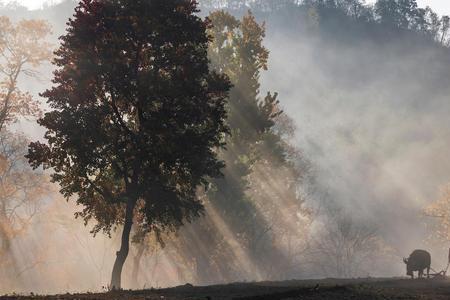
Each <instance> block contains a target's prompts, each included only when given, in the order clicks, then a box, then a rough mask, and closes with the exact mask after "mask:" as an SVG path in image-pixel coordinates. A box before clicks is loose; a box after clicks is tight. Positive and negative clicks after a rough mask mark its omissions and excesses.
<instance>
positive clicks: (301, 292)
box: [0, 278, 450, 300]
mask: <svg viewBox="0 0 450 300" xmlns="http://www.w3.org/2000/svg"><path fill="white" fill-rule="evenodd" d="M0 299H52V300H53V299H55V300H56V299H73V300H75V299H80V300H81V299H130V300H131V299H133V300H134V299H136V300H137V299H142V300H181V299H183V300H197V299H199V300H218V299H220V300H225V299H227V300H228V299H236V300H291V299H292V300H293V299H295V300H316V299H318V300H321V299H330V300H334V299H335V300H344V299H345V300H347V299H349V300H350V299H354V300H355V299H367V300H385V299H395V300H397V299H398V300H400V299H420V300H428V299H433V300H434V299H436V300H441V299H450V279H447V280H444V279H440V280H437V279H429V280H427V279H415V280H410V279H396V278H389V279H387V278H384V279H374V278H365V279H346V280H338V279H324V280H292V281H283V282H258V283H233V284H228V285H216V286H204V287H200V286H199V287H196V286H192V285H190V284H186V285H184V286H179V287H174V288H168V289H150V290H142V291H120V292H109V293H103V294H94V293H91V294H89V293H88V294H64V295H54V296H41V295H26V296H25V295H22V296H17V295H6V296H3V297H0Z"/></svg>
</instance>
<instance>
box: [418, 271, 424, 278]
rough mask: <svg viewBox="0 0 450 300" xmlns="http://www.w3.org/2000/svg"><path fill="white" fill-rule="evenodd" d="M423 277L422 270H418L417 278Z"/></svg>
mask: <svg viewBox="0 0 450 300" xmlns="http://www.w3.org/2000/svg"><path fill="white" fill-rule="evenodd" d="M422 277H423V270H419V278H422Z"/></svg>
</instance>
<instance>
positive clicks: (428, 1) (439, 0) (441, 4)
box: [0, 0, 450, 15]
mask: <svg viewBox="0 0 450 300" xmlns="http://www.w3.org/2000/svg"><path fill="white" fill-rule="evenodd" d="M16 1H17V2H19V3H21V4H23V5H25V6H27V7H29V8H30V9H38V8H40V7H42V4H43V3H45V2H47V3H48V2H50V3H51V2H53V3H57V2H61V0H50V1H49V0H16ZM0 2H3V3H7V2H13V1H12V0H0ZM366 2H367V3H374V2H375V0H366ZM417 2H418V3H419V6H421V7H425V6H430V7H431V8H433V10H435V11H436V12H438V13H439V14H440V15H450V0H417Z"/></svg>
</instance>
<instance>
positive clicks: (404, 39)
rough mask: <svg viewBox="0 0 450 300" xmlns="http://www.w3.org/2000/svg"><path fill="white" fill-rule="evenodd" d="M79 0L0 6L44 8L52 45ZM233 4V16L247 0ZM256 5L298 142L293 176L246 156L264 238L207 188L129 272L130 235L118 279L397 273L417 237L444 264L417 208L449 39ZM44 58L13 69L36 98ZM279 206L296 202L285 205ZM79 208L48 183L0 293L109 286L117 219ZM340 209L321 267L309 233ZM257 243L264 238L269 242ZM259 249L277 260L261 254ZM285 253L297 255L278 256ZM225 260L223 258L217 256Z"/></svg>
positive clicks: (436, 146)
mask: <svg viewBox="0 0 450 300" xmlns="http://www.w3.org/2000/svg"><path fill="white" fill-rule="evenodd" d="M75 4H76V3H75V2H73V1H66V2H63V3H61V4H56V5H54V6H48V7H45V8H44V9H42V10H33V11H28V10H26V9H25V8H13V7H3V8H2V10H0V14H2V15H7V16H8V17H10V18H11V19H12V20H20V19H21V18H37V19H45V20H48V21H49V23H50V24H51V25H52V32H53V33H52V38H51V43H52V44H53V45H54V46H55V47H54V48H55V49H56V48H57V46H58V44H59V41H58V40H57V37H58V36H60V35H62V34H64V29H65V25H64V24H65V22H66V20H67V18H68V17H70V16H71V15H72V12H73V9H74V7H75ZM206 7H208V8H207V9H211V7H209V6H203V8H205V9H206ZM229 11H230V12H231V13H232V14H233V15H236V16H239V17H240V16H242V15H244V14H245V13H246V11H247V7H246V8H244V9H242V8H240V9H232V8H229ZM253 13H254V15H255V17H256V20H257V21H258V22H261V23H262V22H265V28H266V37H265V39H264V41H263V45H264V46H265V47H266V48H267V49H268V50H269V52H270V55H269V59H268V70H267V71H264V72H262V73H261V78H260V81H261V87H260V95H261V98H262V96H264V95H265V94H266V92H268V91H271V92H277V93H278V100H279V101H280V106H281V108H282V110H283V112H284V114H285V115H286V116H287V118H288V119H289V120H288V121H286V122H287V124H288V125H286V126H292V132H290V134H287V135H285V136H284V139H285V142H286V143H287V144H289V146H290V147H292V148H295V149H296V151H298V153H299V154H298V156H293V164H294V165H295V166H297V167H298V168H301V173H302V175H301V176H299V177H301V180H299V181H300V182H297V181H296V180H297V177H296V176H297V175H296V174H293V173H295V172H294V171H292V170H291V169H289V168H281V167H280V168H278V169H276V168H273V167H272V165H267V164H266V165H265V164H263V163H261V164H256V165H255V166H254V169H252V171H253V172H254V173H253V174H252V175H251V176H253V177H251V176H250V178H251V179H252V180H253V181H252V182H253V183H254V185H252V186H251V189H250V190H249V191H248V192H247V193H248V194H249V195H250V196H252V197H254V199H257V200H255V203H254V206H255V207H256V208H255V211H256V213H255V215H256V214H257V216H256V217H255V220H258V224H257V225H261V224H263V225H264V226H267V230H266V229H265V228H263V230H262V232H263V236H264V238H262V239H261V242H260V241H259V240H257V241H256V243H255V244H257V245H258V246H259V247H261V249H262V250H260V252H257V251H253V250H251V249H249V248H248V247H244V246H243V244H242V243H241V242H240V240H239V238H237V237H236V236H235V234H234V231H236V230H237V228H238V227H239V226H241V224H236V223H233V222H235V221H232V220H235V219H233V218H232V217H230V216H227V217H223V216H222V215H221V214H220V209H221V207H220V205H218V204H217V203H216V204H215V203H214V202H211V203H210V202H205V203H207V204H206V205H205V206H206V214H205V216H204V217H201V219H202V220H203V221H200V223H199V222H197V223H196V221H194V222H193V223H192V224H187V225H185V226H184V227H183V228H181V229H180V230H179V231H178V232H175V233H170V234H168V235H167V236H166V237H165V238H164V243H163V244H164V246H163V245H162V244H161V243H159V241H158V237H155V236H150V238H149V240H147V241H146V245H148V249H147V248H146V249H145V250H142V251H143V253H141V255H142V258H140V257H139V259H140V267H139V276H138V280H137V281H136V278H133V276H134V275H133V264H132V259H133V257H136V256H138V253H139V249H138V248H132V250H131V252H130V257H129V261H127V263H126V264H125V269H124V275H123V276H124V280H123V281H124V284H123V285H124V286H125V287H131V288H136V289H138V288H150V287H169V286H176V285H183V284H185V283H187V282H189V283H192V284H215V283H229V282H237V281H263V280H287V279H293V278H296V279H311V278H325V277H343V276H345V277H396V276H404V274H405V264H404V263H403V261H402V257H407V256H408V255H409V254H410V253H411V252H412V250H414V249H426V250H428V251H429V252H430V253H431V255H432V266H433V268H435V269H436V270H440V269H441V266H442V267H443V266H445V265H446V262H447V254H448V243H447V244H446V243H445V242H442V241H436V240H431V239H430V236H431V235H432V232H430V226H429V224H430V223H433V222H434V220H433V219H431V218H429V217H427V216H426V215H425V213H424V210H425V208H426V207H427V206H429V205H430V204H431V203H433V202H434V201H435V200H436V199H437V198H439V189H440V188H441V187H442V186H444V185H446V184H447V183H448V182H449V181H450V158H449V157H448V149H449V147H450V119H449V117H448V116H449V114H450V101H449V100H450V99H449V95H450V68H449V66H450V50H449V48H448V47H446V46H442V45H438V43H437V42H436V41H434V40H433V39H432V38H430V37H422V36H420V35H418V34H416V33H412V32H410V31H407V30H405V31H403V30H399V31H392V30H391V29H389V28H386V27H383V26H382V25H374V24H372V26H369V25H367V24H364V23H363V22H362V21H357V20H352V19H351V18H350V17H349V16H342V15H337V16H333V15H332V14H331V13H330V14H329V15H327V16H324V17H323V18H320V17H317V16H316V15H315V14H314V13H312V11H311V10H307V9H305V8H304V7H296V8H291V9H280V10H279V11H277V12H265V11H264V10H261V11H253ZM200 14H201V15H206V14H207V11H206V10H204V11H202V12H201V13H200ZM53 69H54V67H53V66H52V65H51V64H44V65H43V66H41V67H40V69H39V73H40V74H39V76H38V79H36V80H29V79H27V78H20V79H19V84H20V87H21V88H22V89H24V90H26V91H29V92H30V93H32V94H33V95H34V96H35V97H37V98H38V99H41V102H42V107H43V109H44V111H46V110H48V109H49V108H48V105H47V104H45V103H43V99H42V98H39V96H38V94H39V93H40V92H42V91H43V90H45V89H47V88H49V87H50V86H51V85H52V83H51V78H52V75H51V72H52V71H53ZM281 123H282V122H281ZM12 129H13V131H15V132H24V133H25V134H26V135H27V136H28V138H29V139H30V140H32V141H34V140H38V139H39V140H41V139H42V138H43V133H44V129H43V128H42V127H39V126H38V125H37V124H36V122H35V121H34V120H24V119H21V120H20V122H19V123H17V124H14V125H13V126H12ZM268 152H269V151H268ZM296 153H297V152H296ZM271 176H272V177H273V178H274V179H272V178H271ZM280 178H288V180H292V182H295V192H293V193H288V192H287V191H285V190H284V186H283V184H284V182H283V180H278V181H277V179H280ZM293 194H296V195H297V196H298V198H296V197H292V195H293ZM299 199H301V200H299ZM269 208H271V209H269ZM289 208H294V209H296V210H298V212H297V211H296V213H295V214H293V215H292V211H289ZM79 209H80V208H79V207H78V208H77V207H76V205H75V204H74V201H66V200H65V199H63V197H62V196H61V195H60V194H59V193H58V187H56V186H53V187H52V192H51V193H49V194H48V196H47V197H46V198H45V199H43V200H42V201H41V206H40V209H39V213H38V214H37V215H36V216H35V217H34V218H33V220H32V224H31V225H30V226H29V227H28V230H27V231H26V232H25V233H23V234H21V235H19V236H18V237H17V238H15V239H14V241H13V246H12V249H13V253H14V258H15V259H14V263H15V264H16V266H15V267H14V268H15V270H16V271H15V272H12V273H11V272H9V273H8V272H5V273H1V272H0V293H11V292H19V293H29V292H35V293H50V294H53V293H65V292H80V291H81V292H83V291H106V290H107V289H108V282H109V279H110V278H109V276H110V273H111V267H112V264H113V262H114V259H115V256H116V251H117V249H118V247H119V242H120V230H118V231H113V232H112V233H111V236H110V237H109V236H107V235H104V234H102V233H101V232H99V233H98V234H96V235H95V236H93V235H92V234H91V233H90V230H91V229H92V226H93V225H94V224H95V222H91V223H88V224H87V226H85V224H84V223H83V220H82V219H80V218H78V219H75V218H74V217H73V216H74V213H75V212H76V211H78V210H79ZM280 220H281V221H280ZM201 222H204V223H201ZM342 222H344V223H346V224H347V225H348V224H351V225H348V226H350V227H351V228H352V229H348V230H349V232H351V234H354V235H355V237H356V236H358V237H359V236H360V235H364V236H365V239H364V240H363V241H362V243H363V244H364V246H363V247H361V249H356V250H355V261H352V262H348V263H347V264H352V266H351V267H349V268H347V269H346V271H342V270H340V269H339V268H340V267H336V268H333V267H329V265H332V263H331V262H329V259H330V257H331V256H332V255H333V254H330V253H325V252H324V249H323V248H327V246H326V245H325V244H321V245H322V247H323V248H321V249H322V250H320V249H319V248H320V247H319V246H318V245H319V244H320V243H321V241H323V240H324V239H325V238H326V237H327V236H331V235H333V236H335V235H336V233H333V232H332V231H331V228H338V227H339V228H340V224H342ZM279 223H280V224H279ZM199 224H200V225H199ZM204 224H208V226H209V227H211V228H214V234H211V235H209V234H210V233H209V232H207V231H206V230H205V227H206V225H204ZM209 227H208V228H209ZM255 227H256V226H255ZM277 230H278V231H277ZM341 234H342V233H341ZM343 235H345V234H343ZM213 237H214V239H223V240H224V244H226V245H224V246H223V249H225V250H223V251H224V253H220V255H222V256H220V255H219V254H217V256H218V257H219V256H220V258H219V259H222V261H220V262H217V265H213V264H211V261H208V262H209V264H208V263H207V262H200V261H199V257H202V256H206V254H205V253H208V255H210V254H211V252H212V251H213V250H214V251H218V250H217V249H216V248H215V249H213V248H212V247H211V248H209V247H210V246H211V244H212V243H213V242H212V239H213ZM285 237H293V238H292V239H291V238H289V239H288V238H285ZM322 238H323V239H322ZM269 241H270V242H269ZM216 242H217V241H216ZM259 243H260V244H259ZM270 243H273V244H275V246H269V244H270ZM324 245H325V246H324ZM264 247H268V248H267V249H269V248H270V247H272V248H270V249H271V250H270V253H269V254H267V253H265V250H264V249H266V248H264ZM293 249H294V250H293ZM219 250H220V249H219ZM252 251H253V252H252ZM267 251H269V250H267ZM255 253H256V254H255ZM258 253H259V254H258ZM294 253H295V254H294ZM336 255H338V254H336ZM267 257H272V259H271V260H272V263H273V266H272V265H271V266H269V263H264V262H262V261H264V260H265V259H266V258H267ZM193 258H195V262H196V267H194V263H192V260H194V259H193ZM219 259H218V260H219ZM224 259H226V261H224ZM356 260H357V261H356ZM201 263H203V265H201ZM283 264H291V265H293V267H292V269H289V270H287V269H286V268H285V267H284V266H285V265H283ZM224 265H230V266H231V267H230V268H229V269H226V270H225V269H224V267H223V266H224ZM199 266H201V267H202V268H203V269H202V270H201V271H199ZM0 267H1V264H0ZM277 268H278V269H277ZM282 270H286V271H285V272H284V274H283V272H282Z"/></svg>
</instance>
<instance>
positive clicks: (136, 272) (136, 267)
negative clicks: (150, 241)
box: [131, 241, 145, 286]
mask: <svg viewBox="0 0 450 300" xmlns="http://www.w3.org/2000/svg"><path fill="white" fill-rule="evenodd" d="M144 250H145V244H144V241H142V242H141V243H139V245H138V250H137V253H136V255H135V256H134V260H133V271H132V273H131V280H132V281H133V282H134V284H136V286H138V275H139V266H140V264H141V258H142V256H143V254H144Z"/></svg>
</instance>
